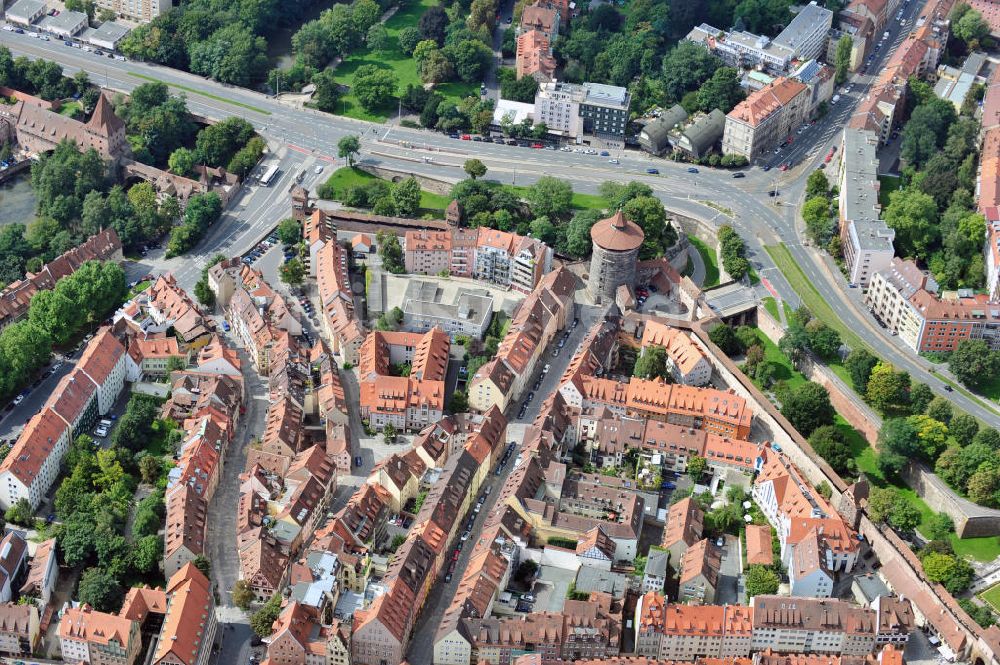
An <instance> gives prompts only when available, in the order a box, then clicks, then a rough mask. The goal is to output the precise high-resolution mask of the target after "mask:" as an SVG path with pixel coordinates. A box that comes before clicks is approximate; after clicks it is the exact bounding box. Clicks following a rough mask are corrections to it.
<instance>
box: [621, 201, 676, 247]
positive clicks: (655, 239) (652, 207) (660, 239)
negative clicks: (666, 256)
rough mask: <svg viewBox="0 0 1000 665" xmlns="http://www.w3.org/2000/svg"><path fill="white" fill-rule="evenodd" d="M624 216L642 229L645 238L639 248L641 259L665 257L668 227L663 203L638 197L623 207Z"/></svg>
mask: <svg viewBox="0 0 1000 665" xmlns="http://www.w3.org/2000/svg"><path fill="white" fill-rule="evenodd" d="M622 214H624V215H625V217H626V219H628V220H629V221H631V222H635V223H636V224H638V225H639V226H640V227H641V228H642V231H643V234H644V238H643V241H642V246H641V247H640V248H639V258H640V259H643V260H645V259H652V258H656V257H658V256H663V251H664V249H666V243H665V240H666V237H667V236H666V233H667V227H668V224H667V211H666V209H665V208H664V207H663V202H661V201H660V200H659V199H658V198H655V197H652V196H638V197H635V198H633V199H631V200H629V201H628V202H626V203H625V205H624V206H622Z"/></svg>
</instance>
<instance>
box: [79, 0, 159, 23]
mask: <svg viewBox="0 0 1000 665" xmlns="http://www.w3.org/2000/svg"><path fill="white" fill-rule="evenodd" d="M97 6H98V7H99V8H101V9H110V10H111V11H113V12H114V13H115V14H116V15H118V16H123V17H125V18H127V19H129V20H132V21H137V22H139V23H149V22H150V21H152V20H153V19H154V18H156V17H157V16H159V15H161V14H163V13H165V12H166V11H167V10H169V9H170V8H171V7H173V6H174V3H173V1H172V0H97Z"/></svg>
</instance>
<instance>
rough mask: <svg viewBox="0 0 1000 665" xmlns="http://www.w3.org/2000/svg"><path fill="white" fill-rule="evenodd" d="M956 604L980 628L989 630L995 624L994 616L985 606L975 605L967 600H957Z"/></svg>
mask: <svg viewBox="0 0 1000 665" xmlns="http://www.w3.org/2000/svg"><path fill="white" fill-rule="evenodd" d="M958 604H959V605H960V606H961V607H962V609H963V610H965V613H966V614H968V615H969V616H970V617H972V620H973V621H975V622H976V623H978V624H979V627H980V628H989V627H990V626H992V625H994V624H995V623H996V622H997V618H996V615H995V614H993V612H991V611H990V608H989V607H987V606H986V605H977V604H976V603H975V602H973V601H972V600H970V599H969V598H959V599H958Z"/></svg>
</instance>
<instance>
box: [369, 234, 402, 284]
mask: <svg viewBox="0 0 1000 665" xmlns="http://www.w3.org/2000/svg"><path fill="white" fill-rule="evenodd" d="M375 241H376V243H378V255H379V258H381V259H382V267H384V268H385V269H386V270H388V271H389V272H391V273H393V274H396V275H401V274H403V273H404V272H406V267H405V266H404V264H403V248H402V247H401V246H400V244H399V237H398V236H396V235H395V234H392V233H388V232H385V231H379V232H378V233H377V234H376V235H375Z"/></svg>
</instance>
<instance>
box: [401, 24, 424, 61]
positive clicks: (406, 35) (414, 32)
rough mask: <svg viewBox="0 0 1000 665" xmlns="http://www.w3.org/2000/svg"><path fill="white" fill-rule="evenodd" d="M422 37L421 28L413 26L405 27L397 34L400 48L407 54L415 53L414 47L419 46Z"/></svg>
mask: <svg viewBox="0 0 1000 665" xmlns="http://www.w3.org/2000/svg"><path fill="white" fill-rule="evenodd" d="M421 39H422V37H421V35H420V30H418V29H417V28H414V27H413V26H409V27H406V28H403V29H402V30H400V31H399V33H398V34H397V35H396V41H398V42H399V50H400V51H402V52H403V54H404V55H407V56H412V55H413V49H415V48H416V47H417V44H418V43H420V40H421Z"/></svg>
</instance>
